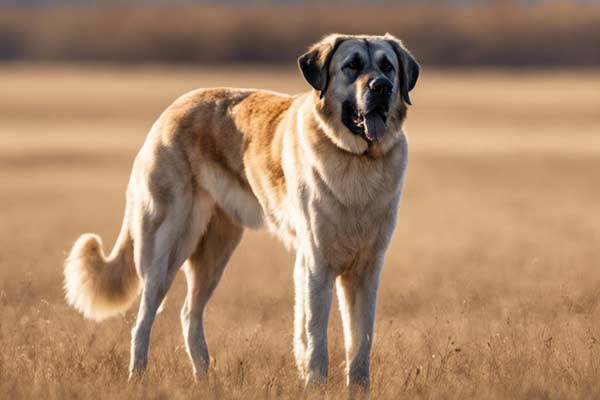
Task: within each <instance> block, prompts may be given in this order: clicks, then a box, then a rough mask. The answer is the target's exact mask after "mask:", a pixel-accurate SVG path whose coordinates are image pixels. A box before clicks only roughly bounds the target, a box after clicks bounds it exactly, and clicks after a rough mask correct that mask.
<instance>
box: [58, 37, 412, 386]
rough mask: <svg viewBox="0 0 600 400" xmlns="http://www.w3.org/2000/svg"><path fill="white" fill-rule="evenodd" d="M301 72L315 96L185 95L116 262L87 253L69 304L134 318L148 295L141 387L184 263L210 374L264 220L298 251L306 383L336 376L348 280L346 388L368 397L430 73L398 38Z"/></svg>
mask: <svg viewBox="0 0 600 400" xmlns="http://www.w3.org/2000/svg"><path fill="white" fill-rule="evenodd" d="M298 63H299V66H300V70H301V71H302V74H303V76H304V78H305V79H306V81H308V83H309V84H310V85H311V86H312V89H314V90H311V91H309V92H306V93H304V94H300V95H296V96H288V95H284V94H279V93H273V92H268V91H262V90H248V89H231V88H218V89H200V90H195V91H192V92H189V93H187V94H185V95H183V96H182V97H180V98H179V99H177V100H176V101H175V102H174V103H173V104H172V105H171V106H170V107H168V108H167V109H166V111H164V112H163V113H162V115H161V116H160V117H159V118H158V120H157V121H156V122H155V123H154V125H153V126H152V129H151V130H150V133H149V134H148V137H147V139H146V141H145V143H144V145H143V146H142V148H141V150H140V151H139V153H138V155H137V157H136V159H135V162H134V165H133V170H132V172H131V178H130V180H129V184H128V187H127V202H126V208H125V217H124V219H123V225H122V228H121V231H120V234H119V237H118V239H117V241H116V244H115V246H114V248H113V250H112V252H111V253H110V255H108V256H105V254H104V252H103V250H102V242H101V240H100V238H99V237H98V236H97V235H94V234H84V235H82V236H81V237H80V238H79V239H78V240H77V242H76V243H75V245H74V246H73V249H72V250H71V253H70V255H69V257H68V259H67V261H66V265H65V271H64V273H65V290H66V298H67V300H68V302H69V303H70V304H71V305H72V306H73V307H75V308H76V309H78V310H79V311H80V312H82V313H83V315H84V316H86V317H88V318H92V319H95V320H102V319H104V318H107V317H110V316H112V315H115V314H118V313H120V312H123V311H125V310H126V309H127V308H128V307H129V306H130V305H131V304H132V303H133V302H134V300H135V299H136V297H137V296H138V294H139V293H141V303H140V308H139V312H138V315H137V321H136V324H135V327H134V328H133V331H132V346H131V364H130V373H131V375H130V377H137V376H140V374H141V373H142V372H143V371H144V369H145V368H146V364H147V359H148V345H149V338H150V330H151V328H152V323H153V322H154V319H155V316H156V313H157V310H158V309H159V306H160V305H161V303H162V301H163V300H164V298H165V295H166V294H167V291H168V290H169V287H170V286H171V283H172V282H173V278H174V277H175V275H176V273H177V271H178V270H179V268H180V267H181V266H182V264H184V262H185V261H186V260H187V263H185V266H184V271H185V276H186V278H187V284H188V292H187V297H186V299H185V304H184V305H183V309H182V310H181V323H182V326H183V336H184V338H185V344H186V348H187V352H188V353H189V356H190V359H191V361H192V364H193V369H194V374H195V377H196V378H197V379H201V378H203V377H205V376H206V374H207V370H208V366H209V354H208V349H207V345H206V340H205V336H204V326H203V312H204V308H205V307H206V304H207V302H208V300H209V298H210V296H211V294H212V293H213V291H214V289H215V288H216V286H217V284H218V283H219V279H220V278H221V275H222V273H223V270H224V268H225V265H226V264H227V261H228V260H229V258H230V256H231V254H232V253H233V251H234V249H235V248H236V246H237V245H238V243H239V242H240V239H241V237H242V232H243V230H244V227H249V228H258V227H260V226H262V225H263V224H265V223H266V225H267V226H268V227H269V228H270V229H271V231H272V232H274V233H275V235H277V236H278V237H279V238H280V239H281V240H282V241H283V242H284V243H285V244H286V245H287V246H288V247H291V248H294V249H295V250H296V252H297V255H296V262H295V266H294V285H295V310H294V311H295V320H294V354H295V358H296V363H297V366H298V369H299V371H300V374H301V377H302V379H304V381H305V384H306V385H307V386H308V387H314V386H315V385H320V384H323V383H325V382H326V380H327V364H328V355H327V321H328V317H329V310H330V306H331V301H332V292H333V286H334V283H335V286H336V289H337V295H338V298H339V304H340V311H341V315H342V321H343V328H344V336H345V347H346V370H347V383H348V385H350V386H351V387H357V388H363V389H368V386H369V354H370V351H371V344H372V338H373V322H374V316H375V303H376V296H377V288H378V283H379V275H380V271H381V268H382V264H383V260H384V255H385V252H386V249H387V247H388V243H389V241H390V237H391V235H392V231H393V230H394V227H395V224H396V214H397V208H398V201H399V199H400V193H401V189H402V182H403V175H404V171H405V168H406V162H407V142H406V138H405V136H404V132H403V130H402V124H403V121H404V119H405V117H406V110H407V104H411V102H410V98H409V92H410V91H411V90H412V89H413V87H414V86H415V83H416V81H417V77H418V75H419V66H418V64H417V62H416V61H415V60H414V58H413V57H412V56H411V54H410V53H409V52H408V51H407V50H406V48H405V47H404V46H403V45H402V43H401V42H400V41H399V40H398V39H396V38H395V37H393V36H391V35H389V34H386V35H385V36H351V35H339V34H333V35H329V36H326V37H325V38H323V40H321V41H320V42H318V43H316V44H315V45H313V46H312V47H311V48H310V50H309V51H308V52H307V53H306V54H304V55H302V56H301V57H300V58H299V59H298ZM265 290H268V283H265Z"/></svg>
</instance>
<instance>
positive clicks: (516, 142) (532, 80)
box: [0, 0, 600, 400]
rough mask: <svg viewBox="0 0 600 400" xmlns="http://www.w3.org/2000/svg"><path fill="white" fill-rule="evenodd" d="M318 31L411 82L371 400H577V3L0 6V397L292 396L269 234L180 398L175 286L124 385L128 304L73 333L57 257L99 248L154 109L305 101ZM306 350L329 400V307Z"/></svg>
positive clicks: (581, 376) (593, 147)
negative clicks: (390, 45)
mask: <svg viewBox="0 0 600 400" xmlns="http://www.w3.org/2000/svg"><path fill="white" fill-rule="evenodd" d="M332 31H338V32H343V33H376V34H383V33H385V32H390V33H392V34H394V35H396V36H398V37H399V38H401V39H402V40H404V42H405V44H406V46H407V47H408V48H409V49H410V50H411V51H412V52H413V54H414V55H415V57H416V58H417V59H418V60H419V62H420V63H421V66H422V69H421V75H420V78H419V81H418V82H417V85H416V88H415V89H414V91H413V92H412V93H411V99H412V100H413V106H412V107H410V109H409V114H408V119H407V122H406V133H407V135H408V139H409V143H410V160H409V167H408V171H407V176H406V181H405V189H404V194H403V200H402V202H401V205H400V211H399V220H398V226H397V229H396V232H395V234H394V237H393V240H392V243H391V245H390V249H389V252H388V255H387V258H386V262H385V269H384V272H383V276H382V284H381V291H380V296H379V303H378V313H377V320H376V331H375V340H374V343H375V344H374V349H373V357H372V368H373V369H372V391H373V398H376V399H380V398H391V399H398V398H422V399H425V398H448V399H453V398H457V399H458V398H460V399H465V398H476V399H481V398H498V399H502V398H527V399H529V398H540V399H553V398H599V397H600V383H599V382H600V381H599V380H598V376H599V374H600V348H599V345H598V343H599V342H598V341H599V340H600V185H599V183H600V2H598V1H591V0H590V1H566V0H564V1H533V0H529V1H517V0H513V1H509V0H505V1H468V0H460V1H459V0H456V1H450V0H445V1H442V0H439V1H434V0H428V1H425V0H423V1H416V0H414V1H402V2H399V1H398V2H397V1H375V2H369V3H367V2H359V1H352V2H343V1H326V2H323V1H307V2H301V1H277V2H275V1H241V0H240V1H219V2H217V1H212V2H210V1H204V2H202V1H194V2H192V1H170V2H167V1H147V2H144V1H102V2H101V1H84V0H82V1H34V0H30V1H7V0H4V1H1V0H0V398H45V399H47V400H51V399H63V398H78V399H84V398H97V397H98V393H102V395H103V396H104V397H107V398H115V399H119V398H122V399H132V398H133V399H136V398H137V399H148V398H161V399H163V398H182V399H184V398H185V399H189V398H191V397H198V398H219V399H220V398H239V399H248V398H299V397H301V394H302V388H301V386H300V385H299V383H298V382H299V381H298V380H297V375H296V372H295V366H294V361H293V357H292V354H291V336H292V315H291V312H292V307H293V295H292V265H293V258H294V256H293V254H290V253H289V252H286V251H285V250H284V248H283V247H282V246H280V245H278V244H277V241H276V239H275V238H273V237H271V236H270V235H269V234H268V233H266V232H262V231H260V232H254V231H248V232H247V233H246V235H245V237H244V239H243V241H242V243H241V245H240V247H239V249H238V251H237V252H236V253H235V255H234V257H233V259H232V260H231V263H230V265H229V267H228V269H227V270H226V272H225V274H224V277H223V279H222V282H221V284H220V286H219V288H218V289H217V290H216V293H215V295H214V296H213V299H212V300H211V302H210V304H209V306H208V309H207V311H206V330H207V340H208V343H209V347H210V349H211V354H212V356H213V357H214V360H213V363H212V368H211V380H210V385H199V386H198V385H193V383H192V379H191V369H190V364H189V361H188V359H187V355H186V354H185V348H184V347H183V342H182V339H181V335H180V332H179V308H180V307H181V304H182V300H183V295H184V293H185V282H184V280H183V279H182V277H181V276H179V277H178V278H177V279H176V281H175V283H174V287H173V289H172V290H171V291H170V293H169V298H168V301H167V304H166V308H165V311H164V312H163V313H162V314H161V315H160V316H159V317H158V319H157V322H156V324H155V327H154V330H153V336H152V345H151V354H150V368H149V371H148V379H147V380H146V381H143V382H140V383H138V384H127V383H126V376H127V365H128V358H129V339H130V338H129V332H130V329H131V326H132V324H133V321H134V318H135V314H136V310H137V305H135V306H134V307H132V309H131V310H130V311H129V312H127V314H125V316H124V317H117V318H113V319H111V320H109V321H106V322H104V323H102V324H96V323H93V322H90V321H86V320H84V319H83V318H82V317H81V316H80V315H79V314H77V313H76V312H75V311H74V310H72V309H70V308H69V307H67V305H66V304H65V302H64V300H63V292H62V262H63V260H64V258H65V257H66V255H67V254H68V251H69V249H70V246H71V244H72V243H73V242H74V241H75V239H76V238H77V237H78V235H80V234H81V233H83V232H97V233H99V234H100V235H101V236H102V237H103V239H104V246H105V251H106V252H108V251H109V250H110V248H111V247H112V244H113V243H114V240H115V238H116V236H117V233H118V231H119V227H120V224H121V220H122V217H123V206H124V197H125V196H124V192H125V188H126V185H127V181H128V177H129V172H130V170H131V165H132V162H133V159H134V157H135V154H136V152H137V150H138V149H139V148H140V146H141V144H142V143H143V141H144V138H145V136H146V133H147V131H148V129H149V128H150V127H151V125H152V123H153V122H154V120H155V119H156V118H157V116H158V115H159V114H160V113H161V112H162V110H164V109H165V108H166V107H167V106H168V105H169V104H170V103H171V102H172V101H173V100H174V99H175V98H177V97H178V96H180V95H181V94H183V93H185V92H187V91H189V90H192V89H195V88H198V87H214V86H235V87H255V88H264V89H270V90H276V91H282V92H286V93H299V92H302V91H306V90H309V87H308V85H307V84H306V83H305V82H304V80H303V79H302V77H301V76H300V74H299V71H298V68H297V66H296V58H297V57H298V56H299V55H300V54H302V53H303V52H304V51H305V50H306V49H307V48H308V46H309V45H310V44H311V43H313V42H314V41H316V40H318V39H319V38H320V37H321V36H322V35H323V34H325V33H329V32H332ZM180 275H181V274H180ZM265 287H269V288H270V289H269V290H265ZM329 333H330V360H331V362H330V386H329V388H330V393H329V394H328V396H329V398H332V399H336V398H346V397H344V395H343V390H342V388H343V386H344V377H343V373H342V372H343V357H344V356H343V350H342V349H343V341H342V338H341V328H340V320H339V317H338V315H337V308H336V307H335V306H334V307H333V308H332V316H331V328H330V331H329Z"/></svg>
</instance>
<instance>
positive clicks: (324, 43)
mask: <svg viewBox="0 0 600 400" xmlns="http://www.w3.org/2000/svg"><path fill="white" fill-rule="evenodd" d="M342 41H343V38H342V36H341V35H335V34H333V35H328V36H325V37H324V38H323V39H321V41H319V42H317V43H315V44H314V45H312V46H311V47H310V49H309V50H308V52H306V53H304V54H303V55H301V56H300V57H299V58H298V66H299V67H300V71H302V76H304V79H306V81H307V82H308V83H309V84H310V86H312V87H313V88H314V89H315V90H316V91H318V92H321V94H320V96H321V97H323V94H324V93H325V90H326V89H327V83H328V81H329V62H330V61H331V57H332V56H333V53H334V52H335V49H336V48H337V47H338V46H339V44H340V43H341V42H342Z"/></svg>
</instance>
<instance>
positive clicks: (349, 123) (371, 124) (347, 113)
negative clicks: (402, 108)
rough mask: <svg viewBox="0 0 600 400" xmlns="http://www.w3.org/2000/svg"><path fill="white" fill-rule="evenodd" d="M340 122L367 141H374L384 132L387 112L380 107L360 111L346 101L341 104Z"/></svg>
mask: <svg viewBox="0 0 600 400" xmlns="http://www.w3.org/2000/svg"><path fill="white" fill-rule="evenodd" d="M342 122H344V124H345V125H346V127H347V128H348V129H349V130H350V132H352V133H354V134H355V135H360V136H362V137H363V138H365V139H366V140H367V141H369V142H375V141H377V140H379V139H381V137H382V136H383V135H384V134H385V131H386V129H387V126H386V122H387V112H386V111H385V110H384V109H383V108H381V107H375V108H374V109H372V110H371V111H368V112H361V111H359V110H358V109H357V108H356V107H354V106H353V105H352V104H351V103H350V102H349V101H347V102H344V104H343V105H342Z"/></svg>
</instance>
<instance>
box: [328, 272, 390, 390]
mask: <svg viewBox="0 0 600 400" xmlns="http://www.w3.org/2000/svg"><path fill="white" fill-rule="evenodd" d="M374 264H375V265H373V264H371V263H366V264H365V265H362V266H361V268H357V269H356V270H352V271H348V272H347V273H345V274H342V275H340V276H339V277H338V278H337V281H336V291H337V295H338V303H339V306H340V313H341V316H342V324H343V327H344V342H345V347H346V374H347V375H346V376H347V381H346V382H347V384H348V386H349V387H350V390H351V391H363V392H367V391H368V390H369V363H370V362H369V358H370V354H371V344H372V342H373V324H374V321H375V306H376V302H377V289H378V287H379V273H380V270H381V265H380V264H381V263H379V262H377V263H374Z"/></svg>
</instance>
